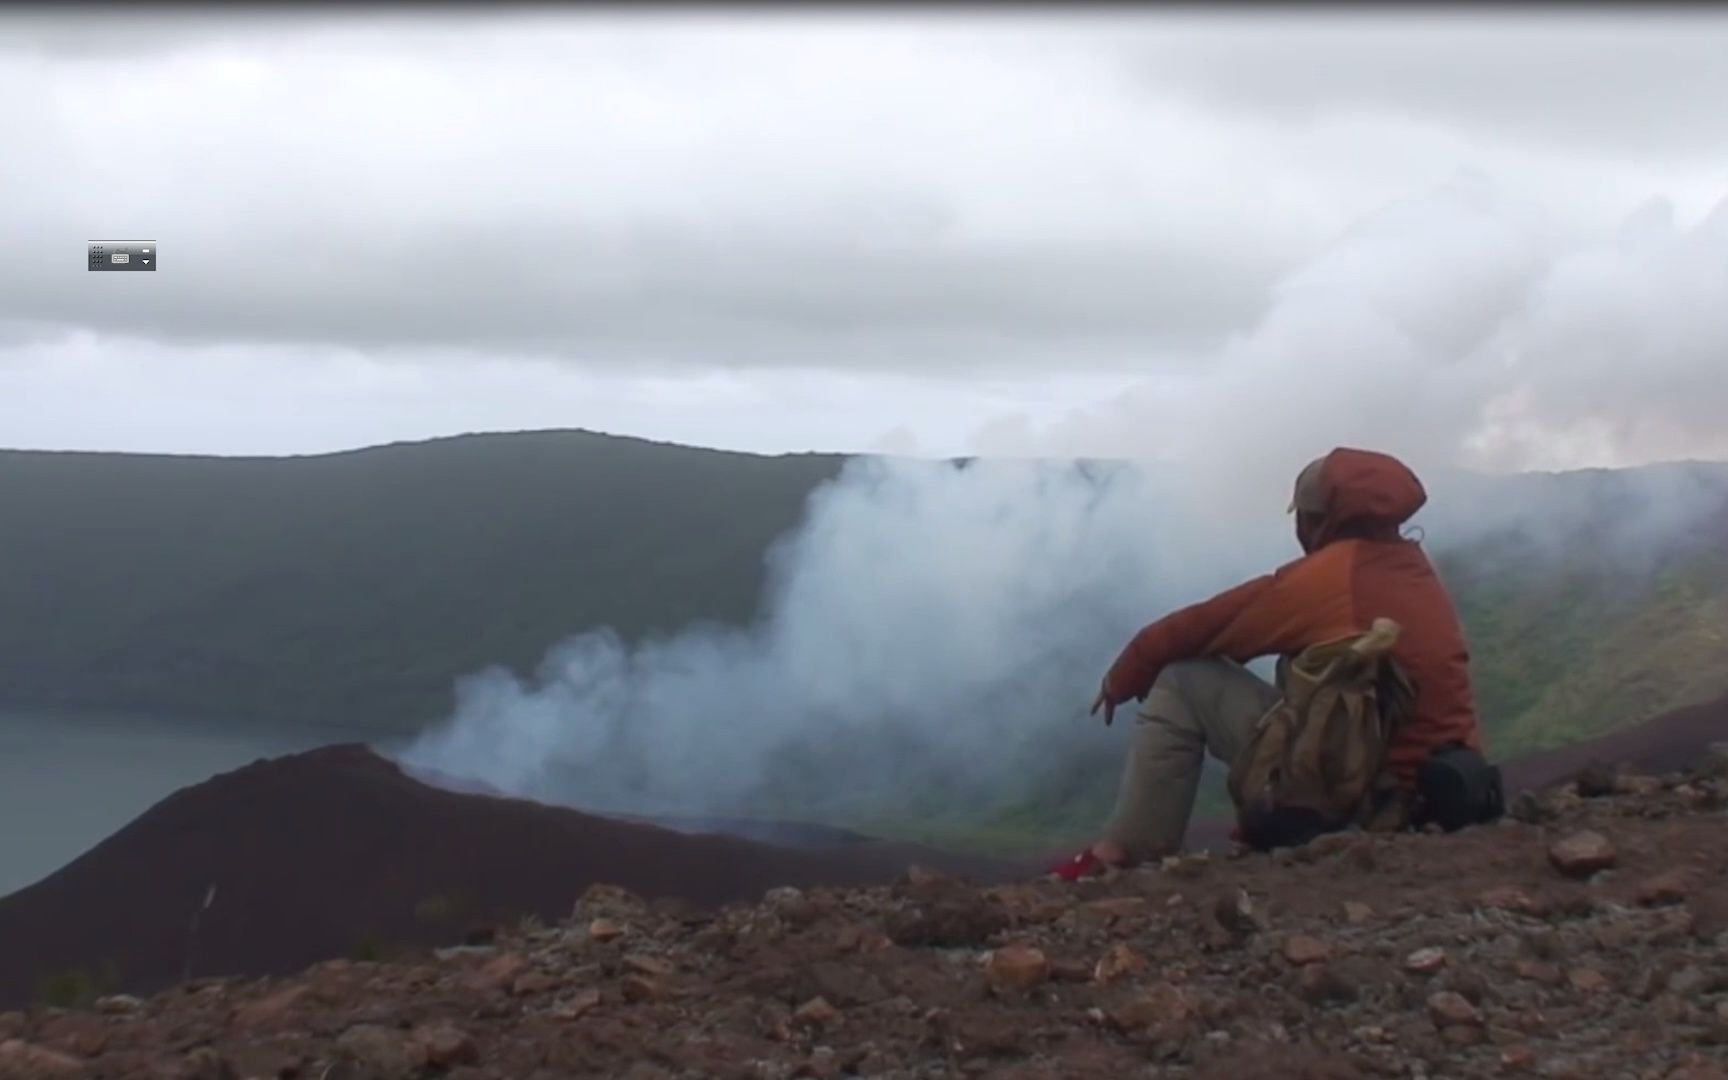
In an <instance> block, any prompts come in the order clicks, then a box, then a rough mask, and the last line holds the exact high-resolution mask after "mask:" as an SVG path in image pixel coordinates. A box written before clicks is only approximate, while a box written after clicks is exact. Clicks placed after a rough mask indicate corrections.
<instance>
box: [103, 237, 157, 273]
mask: <svg viewBox="0 0 1728 1080" xmlns="http://www.w3.org/2000/svg"><path fill="white" fill-rule="evenodd" d="M87 246H88V248H89V258H90V269H92V270H154V269H156V261H157V259H156V244H155V242H154V241H151V240H92V241H89V243H88V245H87Z"/></svg>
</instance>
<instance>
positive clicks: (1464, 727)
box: [1053, 449, 1481, 880]
mask: <svg viewBox="0 0 1728 1080" xmlns="http://www.w3.org/2000/svg"><path fill="white" fill-rule="evenodd" d="M1426 501H1427V493H1426V492H1425V491H1424V490H1423V487H1422V484H1421V481H1419V480H1418V479H1417V478H1416V475H1415V474H1414V473H1413V472H1411V471H1410V469H1408V468H1407V467H1405V465H1404V464H1403V463H1402V462H1400V461H1398V460H1397V459H1396V458H1393V457H1391V456H1389V455H1386V454H1381V453H1375V452H1372V451H1366V450H1351V449H1337V450H1334V451H1332V452H1331V453H1330V454H1327V455H1326V456H1325V457H1322V458H1319V459H1317V460H1315V461H1313V462H1311V463H1310V464H1309V465H1308V466H1307V467H1306V468H1304V469H1303V470H1302V472H1301V474H1300V475H1299V476H1298V477H1297V479H1296V486H1295V497H1294V499H1293V501H1292V502H1291V505H1290V511H1291V512H1293V513H1294V514H1295V515H1296V538H1297V541H1298V542H1299V543H1300V544H1301V546H1302V550H1303V552H1304V554H1303V556H1302V557H1301V558H1300V559H1297V560H1296V561H1295V562H1292V563H1290V564H1288V565H1286V566H1284V567H1283V568H1281V569H1279V570H1278V571H1276V572H1275V573H1272V574H1268V575H1266V576H1263V577H1258V578H1255V579H1254V580H1252V581H1249V582H1246V583H1244V584H1242V585H1239V586H1237V587H1235V588H1233V589H1229V590H1226V591H1225V592H1222V593H1220V594H1219V595H1217V596H1215V597H1213V598H1212V599H1210V600H1206V601H1204V602H1202V603H1199V604H1195V605H1193V606H1192V607H1188V608H1184V609H1182V610H1180V611H1176V612H1174V613H1172V614H1170V615H1167V616H1165V617H1164V618H1162V619H1160V620H1158V621H1157V622H1154V623H1152V624H1151V625H1149V626H1147V627H1146V628H1145V629H1143V630H1141V631H1140V632H1139V633H1137V634H1135V635H1134V637H1133V639H1132V640H1131V641H1129V643H1128V645H1127V647H1126V648H1124V649H1123V650H1122V653H1121V655H1120V656H1119V657H1118V658H1117V659H1116V661H1115V663H1114V664H1113V665H1112V666H1111V667H1110V669H1109V672H1108V673H1107V674H1106V675H1105V676H1104V681H1103V685H1102V687H1101V688H1100V690H1099V692H1098V696H1097V699H1096V700H1095V701H1094V702H1093V705H1092V712H1093V714H1094V715H1096V714H1097V713H1099V712H1100V711H1102V712H1103V715H1104V722H1105V723H1106V724H1109V723H1110V722H1111V721H1112V720H1113V719H1114V714H1115V710H1116V708H1117V707H1118V706H1120V705H1122V704H1124V703H1125V702H1128V701H1130V700H1138V701H1141V702H1142V703H1143V704H1142V705H1141V707H1140V709H1139V716H1138V718H1137V719H1138V724H1137V729H1136V731H1135V732H1134V734H1133V744H1132V747H1131V749H1130V751H1129V756H1128V762H1127V766H1126V768H1125V770H1124V772H1123V776H1122V781H1121V788H1120V791H1119V794H1118V796H1117V802H1116V809H1115V813H1114V814H1113V815H1112V817H1111V818H1110V821H1109V823H1108V824H1107V826H1106V827H1105V829H1104V834H1103V837H1102V839H1100V840H1098V841H1097V842H1096V843H1094V844H1092V845H1091V846H1090V847H1089V848H1087V849H1086V850H1085V851H1082V852H1081V853H1080V854H1079V855H1076V856H1075V857H1074V858H1073V859H1071V860H1069V861H1067V862H1065V863H1063V864H1061V865H1059V866H1058V867H1055V868H1053V872H1054V873H1056V874H1057V875H1058V876H1060V877H1062V878H1065V879H1068V880H1074V879H1077V878H1080V877H1084V876H1088V875H1090V874H1094V873H1098V872H1102V871H1103V870H1104V869H1105V868H1106V867H1108V866H1122V865H1131V864H1133V863H1137V862H1141V861H1143V860H1146V859H1153V858H1158V857H1161V856H1165V855H1169V854H1173V853H1175V852H1176V851H1178V850H1179V849H1180V847H1181V844H1182V839H1183V836H1184V834H1185V833H1186V832H1187V829H1188V820H1189V816H1190V815H1191V814H1192V812H1193V807H1194V797H1195V793H1196V791H1197V789H1198V786H1199V783H1200V772H1201V766H1202V764H1203V762H1204V755H1205V754H1206V752H1207V751H1210V752H1211V753H1212V755H1213V756H1214V757H1216V758H1218V759H1219V760H1221V761H1222V762H1224V763H1225V764H1226V765H1229V764H1231V763H1233V762H1234V761H1235V760H1236V759H1237V756H1238V754H1240V753H1241V752H1242V751H1243V750H1244V749H1245V748H1246V747H1247V746H1248V744H1249V742H1250V740H1251V738H1252V736H1253V735H1254V732H1255V728H1256V724H1257V722H1258V721H1259V720H1260V718H1261V717H1262V716H1264V715H1266V714H1267V712H1268V711H1269V710H1270V709H1271V708H1272V707H1273V706H1274V705H1276V704H1277V703H1278V702H1279V701H1280V699H1281V697H1280V691H1279V689H1278V687H1276V686H1274V685H1272V684H1271V683H1268V682H1266V681H1265V680H1263V679H1261V678H1260V677H1259V676H1257V675H1255V674H1254V673H1252V672H1250V671H1249V670H1248V669H1247V668H1245V667H1243V666H1242V665H1243V664H1245V663H1247V662H1248V661H1250V660H1253V659H1256V658H1259V657H1263V656H1271V655H1279V656H1283V657H1286V658H1288V657H1293V656H1295V655H1297V654H1300V653H1301V652H1302V651H1303V650H1304V649H1307V648H1309V647H1311V646H1315V645H1320V644H1323V643H1327V642H1334V641H1338V640H1340V639H1344V638H1348V637H1351V636H1352V635H1357V634H1362V633H1365V632H1367V631H1368V630H1369V629H1370V627H1371V625H1372V624H1373V623H1374V621H1375V620H1376V619H1390V620H1392V621H1393V622H1394V623H1396V624H1397V627H1398V629H1399V634H1398V638H1397V641H1396V644H1395V645H1394V646H1393V648H1392V652H1391V655H1392V659H1393V661H1394V662H1395V663H1396V665H1397V666H1398V668H1399V669H1400V670H1401V671H1402V673H1403V674H1404V676H1405V677H1406V678H1408V680H1409V682H1410V684H1411V686H1412V687H1413V689H1414V699H1413V701H1412V702H1411V703H1410V707H1409V709H1408V711H1407V715H1406V717H1405V719H1404V721H1403V722H1402V723H1401V724H1400V725H1399V726H1398V728H1397V729H1396V731H1395V732H1394V734H1393V735H1392V736H1391V738H1390V742H1389V744H1388V746H1387V750H1386V761H1385V765H1386V767H1387V769H1388V771H1389V772H1390V773H1391V775H1392V776H1393V777H1395V778H1396V780H1397V783H1398V786H1399V787H1400V788H1403V789H1405V790H1407V791H1414V790H1415V788H1416V786H1417V774H1418V771H1419V770H1420V769H1421V768H1422V766H1423V763H1424V762H1425V761H1426V760H1427V759H1428V758H1429V755H1430V754H1432V753H1434V752H1435V751H1436V750H1438V749H1440V748H1442V747H1450V746H1462V747H1468V748H1470V749H1471V750H1473V751H1480V750H1481V734H1480V731H1479V728H1478V723H1477V717H1476V706H1475V695H1474V691H1473V689H1472V687H1471V683H1470V670H1469V654H1468V651H1467V649H1466V647H1465V643H1464V634H1463V629H1462V627H1461V626H1460V625H1459V621H1458V616H1457V613H1456V612H1455V610H1454V608H1453V605H1452V601H1451V599H1450V597H1449V596H1448V595H1447V593H1446V589H1445V587H1444V586H1443V585H1442V584H1441V582H1440V579H1439V577H1438V576H1437V575H1436V574H1435V572H1434V568H1433V566H1432V565H1431V564H1430V563H1429V561H1428V558H1427V556H1426V555H1425V554H1424V553H1423V551H1422V549H1421V547H1420V546H1419V545H1418V544H1417V543H1416V542H1415V541H1413V540H1407V539H1405V538H1403V536H1401V535H1400V531H1399V530H1400V528H1401V527H1402V526H1403V525H1404V524H1405V523H1406V522H1407V521H1408V520H1409V519H1410V518H1411V516H1412V515H1414V514H1415V513H1416V511H1417V510H1419V509H1420V508H1421V507H1422V505H1423V504H1424V503H1425V502H1426Z"/></svg>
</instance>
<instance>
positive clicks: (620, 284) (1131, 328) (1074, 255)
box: [0, 223, 1279, 366]
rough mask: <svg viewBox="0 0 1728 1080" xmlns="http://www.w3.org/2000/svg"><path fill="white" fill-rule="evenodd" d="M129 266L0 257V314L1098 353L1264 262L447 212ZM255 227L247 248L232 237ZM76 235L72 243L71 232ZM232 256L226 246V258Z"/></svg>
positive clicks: (584, 347) (1222, 302)
mask: <svg viewBox="0 0 1728 1080" xmlns="http://www.w3.org/2000/svg"><path fill="white" fill-rule="evenodd" d="M156 239H158V242H159V243H160V244H161V245H162V260H163V262H162V270H161V271H160V272H159V274H158V275H157V276H156V277H155V278H154V279H153V280H151V281H149V282H147V283H145V286H146V287H137V286H133V285H132V283H131V282H126V283H122V284H120V285H118V286H116V285H115V284H114V283H112V282H109V281H106V280H104V281H101V282H94V283H91V284H90V285H88V286H85V287H82V288H69V287H68V284H67V282H66V281H65V280H64V277H63V276H59V275H45V274H39V273H29V272H25V271H26V270H27V268H26V267H25V266H22V265H19V264H16V263H14V264H11V267H10V272H9V273H7V272H0V287H3V288H4V292H5V295H4V298H3V299H0V313H3V315H4V316H9V317H11V318H12V319H15V320H20V321H26V322H35V323H47V324H64V325H86V326H95V327H98V328H100V329H102V330H105V331H111V332H117V333H123V334H129V335H134V336H143V337H149V338H154V339H158V340H164V341H182V342H212V341H250V342H306V343H325V344H341V345H348V346H354V347H361V348H369V347H394V346H435V347H442V348H449V349H456V350H469V351H473V352H486V351H492V352H501V353H514V354H518V355H522V354H531V355H549V356H558V357H570V358H578V359H584V360H591V361H596V362H618V363H641V362H644V361H651V360H660V361H665V362H668V363H673V364H683V363H692V364H699V363H710V364H724V363H741V364H770V365H772V364H796V365H802V366H812V365H814V366H821V365H823V364H828V363H834V362H842V363H844V362H856V361H859V360H870V359H872V358H874V359H875V360H876V361H877V362H878V366H895V364H896V363H903V364H905V365H907V366H917V365H918V364H919V363H920V361H921V360H928V359H931V358H935V357H940V358H944V359H945V361H947V362H949V363H965V362H969V361H976V362H981V363H982V362H989V363H993V364H1009V365H1012V364H1016V363H1040V362H1043V363H1048V362H1049V360H1050V359H1051V356H1052V350H1056V351H1060V350H1063V349H1080V350H1082V351H1086V352H1088V353H1089V355H1088V358H1089V359H1090V360H1092V361H1094V362H1100V363H1105V364H1111V363H1132V362H1143V361H1144V359H1145V358H1146V357H1147V356H1148V355H1150V354H1152V353H1153V352H1157V351H1171V350H1177V349H1180V348H1182V347H1192V348H1197V347H1199V346H1201V345H1203V344H1205V343H1207V342H1208V341H1210V340H1212V339H1214V338H1216V337H1218V336H1221V335H1222V334H1224V333H1226V332H1228V331H1229V330H1230V329H1231V328H1232V327H1234V326H1236V325H1239V324H1240V323H1241V322H1242V321H1243V320H1244V319H1245V318H1247V317H1250V316H1252V314H1253V313H1254V312H1255V311H1256V310H1257V309H1258V308H1259V307H1260V306H1261V305H1262V304H1263V302H1264V298H1265V291H1266V288H1267V285H1268V283H1269V282H1270V281H1271V279H1272V278H1273V277H1275V275H1276V272H1277V270H1278V269H1279V268H1278V267H1277V266H1276V264H1272V263H1270V261H1269V260H1265V259H1261V260H1255V259H1253V258H1251V257H1232V256H1231V255H1230V254H1229V253H1228V252H1224V253H1209V252H1190V253H1186V254H1185V255H1184V257H1183V258H1182V259H1181V260H1179V261H1175V260H1170V259H1168V258H1166V257H1161V256H1160V255H1159V253H1157V252H1154V251H1147V250H1144V249H1139V250H1136V249H1133V248H1127V247H1124V248H1122V249H1117V250H1108V249H1103V250H1101V249H1089V248H1086V247H1081V246H1072V247H1048V248H1046V247H1040V246H1020V247H1017V248H1013V249H1008V250H998V251H991V250H987V249H973V250H964V249H961V250H952V249H942V248H937V247H935V246H923V245H906V246H902V247H898V248H896V249H894V250H877V251H868V250H867V251H853V252H848V251H846V250H845V249H844V245H839V244H836V245H832V246H824V245H823V244H822V243H821V240H822V238H821V237H813V238H810V239H809V240H806V241H804V242H802V243H796V244H784V243H778V242H776V241H775V240H773V239H766V238H755V237H752V236H750V235H747V234H746V235H735V236H729V237H724V238H711V237H703V236H701V235H700V234H696V235H691V234H687V233H684V234H680V233H674V232H673V231H671V230H664V229H661V230H652V231H635V232H630V233H623V234H619V233H612V234H603V235H595V234H593V233H589V232H584V231H582V230H579V229H575V228H569V227H565V228H557V227H553V228H534V227H531V226H528V225H517V226H512V227H511V228H509V229H496V228H495V229H488V230H484V232H482V231H481V230H478V229H474V228H465V227H463V226H461V225H459V224H456V223H445V224H443V225H442V226H428V227H427V229H426V230H425V231H424V232H423V233H419V234H416V235H413V236H410V237H406V238H403V239H402V240H399V241H397V242H396V243H394V244H391V245H389V246H387V247H385V246H382V245H381V246H379V247H374V246H372V245H371V244H369V243H368V238H367V237H366V236H365V235H364V233H361V234H360V235H349V236H308V237H307V238H306V239H305V240H304V241H303V242H298V243H296V242H293V241H291V240H289V239H288V238H286V237H284V238H253V239H249V238H247V237H245V236H241V237H236V238H233V239H229V238H224V237H219V236H204V237H198V236H192V237H186V238H181V237H177V236H174V235H165V236H161V237H157V238H156ZM250 244H255V245H256V246H255V247H249V245H250ZM74 254H76V253H74ZM236 263H240V264H242V265H244V266H245V272H244V273H243V274H241V273H236V272H235V266H236Z"/></svg>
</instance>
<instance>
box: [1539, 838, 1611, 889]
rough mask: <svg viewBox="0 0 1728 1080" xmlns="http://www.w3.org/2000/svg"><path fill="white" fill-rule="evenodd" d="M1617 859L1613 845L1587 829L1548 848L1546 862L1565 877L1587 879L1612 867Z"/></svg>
mask: <svg viewBox="0 0 1728 1080" xmlns="http://www.w3.org/2000/svg"><path fill="white" fill-rule="evenodd" d="M1618 858H1619V853H1618V852H1616V851H1615V850H1614V845H1613V843H1612V842H1610V841H1609V839H1608V838H1607V837H1606V836H1603V835H1602V834H1601V833H1599V832H1595V831H1592V830H1589V829H1582V830H1579V831H1577V832H1574V833H1570V834H1568V835H1566V836H1565V837H1563V838H1562V839H1560V840H1557V841H1555V842H1554V843H1553V844H1552V845H1551V846H1550V847H1549V848H1548V861H1549V862H1550V863H1552V864H1553V865H1554V868H1555V869H1556V870H1558V871H1560V872H1561V873H1562V874H1565V875H1566V876H1567V877H1574V878H1585V877H1589V876H1590V875H1591V874H1594V873H1596V872H1597V871H1598V870H1606V869H1608V868H1609V867H1611V866H1613V865H1614V863H1615V862H1616V861H1617V860H1618Z"/></svg>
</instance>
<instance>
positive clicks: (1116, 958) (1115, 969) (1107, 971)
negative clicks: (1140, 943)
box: [1092, 941, 1147, 983]
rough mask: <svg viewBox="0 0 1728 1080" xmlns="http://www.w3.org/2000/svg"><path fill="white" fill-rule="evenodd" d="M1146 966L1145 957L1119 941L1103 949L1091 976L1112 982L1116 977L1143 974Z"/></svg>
mask: <svg viewBox="0 0 1728 1080" xmlns="http://www.w3.org/2000/svg"><path fill="white" fill-rule="evenodd" d="M1146 968H1147V964H1146V958H1145V957H1143V956H1141V955H1140V954H1139V953H1137V952H1135V951H1134V950H1133V949H1131V948H1129V947H1128V945H1127V944H1125V943H1123V942H1120V941H1119V942H1117V943H1116V944H1114V945H1112V946H1110V947H1109V948H1108V949H1106V950H1104V955H1103V956H1101V957H1099V958H1098V963H1097V964H1096V965H1095V966H1094V967H1093V969H1092V977H1093V979H1095V980H1096V981H1098V982H1101V983H1112V982H1115V981H1117V980H1118V979H1123V978H1127V977H1130V976H1135V975H1144V974H1145V973H1146Z"/></svg>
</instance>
